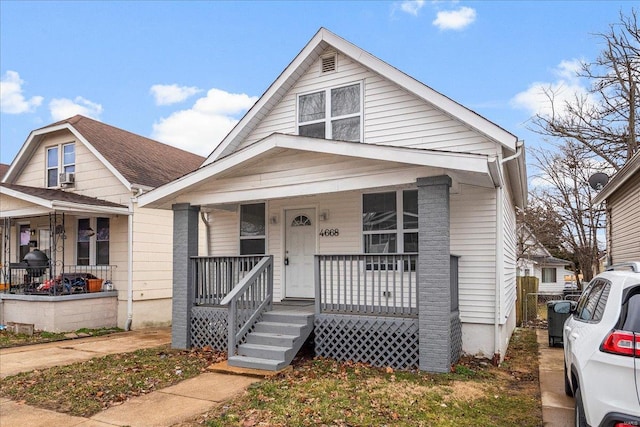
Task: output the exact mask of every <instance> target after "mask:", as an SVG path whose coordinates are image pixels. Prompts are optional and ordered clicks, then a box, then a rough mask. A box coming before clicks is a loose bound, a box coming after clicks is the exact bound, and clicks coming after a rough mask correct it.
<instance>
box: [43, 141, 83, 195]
mask: <svg viewBox="0 0 640 427" xmlns="http://www.w3.org/2000/svg"><path fill="white" fill-rule="evenodd" d="M75 170H76V147H75V144H74V143H69V144H61V145H56V146H54V147H49V148H47V187H57V186H58V177H59V175H60V174H61V173H70V172H75Z"/></svg>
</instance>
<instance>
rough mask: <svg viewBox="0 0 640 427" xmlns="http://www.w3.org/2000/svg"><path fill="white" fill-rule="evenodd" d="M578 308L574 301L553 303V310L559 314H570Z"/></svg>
mask: <svg viewBox="0 0 640 427" xmlns="http://www.w3.org/2000/svg"><path fill="white" fill-rule="evenodd" d="M575 309H576V303H575V302H573V301H559V302H557V303H555V304H554V305H553V311H554V312H555V313H558V314H569V313H572V312H573V311H574V310H575Z"/></svg>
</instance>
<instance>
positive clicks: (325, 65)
mask: <svg viewBox="0 0 640 427" xmlns="http://www.w3.org/2000/svg"><path fill="white" fill-rule="evenodd" d="M335 70H336V54H335V53H334V54H331V55H330V56H323V57H322V69H321V70H320V72H321V73H330V72H332V71H335Z"/></svg>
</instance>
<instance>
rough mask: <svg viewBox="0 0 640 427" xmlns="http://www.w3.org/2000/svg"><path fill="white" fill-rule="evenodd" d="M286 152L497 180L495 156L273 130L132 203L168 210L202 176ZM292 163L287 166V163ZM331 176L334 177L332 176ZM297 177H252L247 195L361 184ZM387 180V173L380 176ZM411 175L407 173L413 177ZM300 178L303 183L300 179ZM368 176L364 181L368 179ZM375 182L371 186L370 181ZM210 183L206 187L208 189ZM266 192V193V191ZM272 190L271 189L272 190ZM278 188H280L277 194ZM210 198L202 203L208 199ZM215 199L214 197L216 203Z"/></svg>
mask: <svg viewBox="0 0 640 427" xmlns="http://www.w3.org/2000/svg"><path fill="white" fill-rule="evenodd" d="M287 151H296V152H300V153H301V152H306V153H314V154H323V155H333V156H341V157H347V158H354V159H356V158H358V159H368V160H372V161H378V162H389V163H397V164H403V165H406V166H418V167H430V168H436V169H447V170H448V171H450V172H451V173H454V174H456V176H458V178H459V179H460V180H463V179H466V180H468V181H469V182H473V183H474V184H475V185H484V186H491V187H494V186H496V185H499V184H500V180H501V178H500V176H499V172H497V169H496V168H497V159H496V158H489V157H488V156H487V155H483V154H470V153H458V152H450V151H440V150H428V149H422V148H410V147H396V146H388V145H376V144H362V143H359V142H347V141H334V140H326V139H319V138H311V137H304V136H297V135H288V134H280V133H273V134H271V135H269V136H268V137H266V138H263V139H262V140H259V141H257V142H255V143H253V144H251V145H248V146H246V147H243V148H242V149H240V150H237V151H235V152H233V153H232V154H230V155H228V156H225V157H223V158H221V159H219V160H216V161H215V162H213V163H210V164H207V165H205V166H202V167H201V168H199V169H197V170H195V171H193V172H191V173H189V174H187V175H185V176H182V177H180V178H178V179H176V180H174V181H172V182H170V183H168V184H165V185H163V186H162V187H159V188H156V189H154V190H152V191H150V192H147V193H144V194H142V195H140V196H139V197H138V206H141V207H142V206H149V207H154V208H164V209H168V208H170V207H171V205H172V204H173V203H177V202H180V201H177V199H178V198H179V197H180V195H181V194H182V193H184V192H188V191H190V190H191V189H193V188H195V187H196V186H198V185H200V184H202V183H203V182H204V181H206V180H209V179H211V180H215V179H217V178H218V177H221V176H223V175H225V174H227V173H228V172H229V171H232V170H234V169H236V170H237V169H238V168H240V169H242V170H243V171H246V170H249V169H251V168H250V167H247V166H246V165H247V164H248V163H247V162H251V161H255V160H257V159H266V160H265V161H270V160H269V159H271V158H273V157H270V156H279V155H282V154H283V153H285V152H287ZM292 168H293V166H292ZM401 175H402V174H400V173H397V172H396V173H394V178H395V179H398V180H402V179H406V177H405V176H401ZM333 178H335V179H339V178H336V177H333ZM314 179H315V178H313V177H310V178H309V180H307V181H305V180H301V181H298V182H296V183H289V184H286V186H285V187H283V188H285V189H282V188H280V187H279V186H275V185H273V183H269V182H268V181H269V180H266V181H267V182H256V184H255V185H252V186H251V192H252V195H253V196H255V198H256V199H260V198H265V197H283V196H294V195H305V194H306V195H308V194H316V193H323V192H333V191H345V190H346V189H348V188H350V187H349V185H355V187H354V188H362V187H361V186H362V185H363V184H362V182H360V181H359V180H358V181H354V182H352V183H351V184H349V183H347V182H342V183H340V184H339V185H338V184H337V181H336V180H335V179H330V178H329V177H327V176H325V175H323V176H322V177H321V180H322V182H319V181H313V180H314ZM385 179H386V180H387V183H389V182H391V181H389V180H390V179H391V177H389V176H386V178H385ZM415 179H416V177H415V176H411V180H413V181H415ZM303 181H305V182H303ZM372 183H373V181H370V182H369V184H371V185H374V184H372ZM374 186H375V185H374ZM213 187H214V186H213V185H212V187H211V190H213ZM270 191H271V192H270ZM272 191H275V193H273V192H272ZM278 191H284V192H283V193H280V192H278ZM258 193H259V194H258ZM224 197H226V199H225V200H224V202H225V203H228V202H232V201H233V202H237V201H241V200H250V199H247V197H248V194H247V193H243V192H242V190H241V189H239V188H235V189H234V190H233V191H230V192H226V193H225V195H224ZM210 202H211V201H209V202H207V203H210ZM216 203H220V201H218V202H216Z"/></svg>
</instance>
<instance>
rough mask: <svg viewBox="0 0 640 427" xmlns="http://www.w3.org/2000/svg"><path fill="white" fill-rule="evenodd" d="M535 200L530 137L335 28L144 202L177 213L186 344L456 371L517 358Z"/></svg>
mask: <svg viewBox="0 0 640 427" xmlns="http://www.w3.org/2000/svg"><path fill="white" fill-rule="evenodd" d="M526 198H527V181H526V170H525V160H524V147H523V144H522V142H521V141H518V138H517V137H516V136H514V135H512V134H511V133H509V132H508V131H506V130H504V129H502V128H501V127H499V126H497V125H496V124H494V123H492V122H490V121H488V120H487V119H485V118H483V117H481V116H479V115H478V114H476V113H474V112H473V111H471V110H469V109H467V108H465V107H464V106H462V105H460V104H458V103H456V102H455V101H453V100H451V99H449V98H447V97H446V96H444V95H442V94H440V93H438V92H436V91H435V90H433V89H431V88H430V87H428V86H426V85H424V84H422V83H420V82H419V81H417V80H415V79H413V78H411V77H410V76H408V75H406V74H404V73H402V72H401V71H399V70H398V69H396V68H394V67H392V66H391V65H389V64H387V63H385V62H383V61H381V60H380V59H378V58H376V57H374V56H373V55H371V54H370V53H368V52H366V51H364V50H362V49H360V48H359V47H357V46H355V45H353V44H351V43H349V42H347V41H345V40H344V39H342V38H340V37H338V36H337V35H335V34H333V33H331V32H330V31H328V30H326V29H320V30H319V31H318V32H317V33H316V35H315V36H314V37H313V38H312V39H311V41H310V42H309V43H308V44H307V45H306V46H305V47H304V48H303V49H302V51H301V52H300V53H299V54H298V56H296V57H295V58H294V59H293V62H291V64H290V65H289V66H288V67H287V68H286V69H285V70H284V71H283V72H282V74H280V75H279V76H278V78H277V79H276V80H275V81H274V82H273V84H272V85H271V86H270V87H269V88H268V89H267V91H266V92H265V93H264V95H263V96H262V97H261V98H260V99H259V100H258V101H257V102H256V104H255V105H254V106H253V107H252V108H251V109H250V110H249V111H248V112H247V114H246V115H245V116H244V117H243V118H242V119H241V120H240V122H239V123H238V124H237V125H236V127H235V128H234V129H233V130H232V131H231V132H230V133H229V134H228V135H227V136H226V137H225V138H224V139H223V140H222V142H220V144H218V146H217V147H215V149H214V150H213V152H212V153H211V155H210V156H209V157H208V158H207V160H206V161H205V162H204V164H203V165H202V166H201V167H200V168H199V169H197V170H196V171H194V172H192V173H190V174H188V175H185V176H183V177H181V178H178V179H176V180H174V181H172V182H171V183H169V184H166V185H163V186H161V187H159V188H156V189H155V190H153V191H151V192H148V193H145V194H143V195H141V196H140V197H139V198H138V203H139V205H140V206H144V207H150V208H159V209H172V210H173V213H174V255H173V256H174V291H173V297H174V300H173V303H174V308H173V309H174V311H173V324H172V325H173V330H172V339H173V346H175V347H181V348H188V347H190V346H200V345H212V346H218V347H221V348H224V349H227V350H228V351H229V360H228V363H229V364H231V365H236V366H248V367H259V368H266V369H280V368H281V367H283V366H285V365H286V364H288V363H289V361H290V360H291V359H292V358H293V355H295V352H296V351H297V349H298V348H299V346H300V345H301V344H300V341H301V340H302V341H303V340H304V338H306V337H307V336H308V335H309V333H311V331H313V332H314V336H315V351H316V354H317V355H319V356H324V357H332V358H336V359H339V360H344V359H350V360H358V361H364V362H368V363H372V364H375V365H379V366H392V367H396V368H412V367H419V368H420V369H422V370H428V371H435V372H447V371H449V369H450V367H451V364H452V363H454V362H455V361H457V360H458V358H459V356H460V354H461V353H462V352H466V353H472V354H484V355H485V356H486V357H488V358H495V359H496V360H499V359H501V358H502V357H503V356H504V354H505V351H506V348H507V344H508V342H509V338H510V336H511V333H512V331H513V329H514V325H515V309H514V303H515V295H516V293H515V282H516V222H515V208H516V206H519V207H523V206H524V205H525V204H526ZM201 214H202V215H204V217H205V219H206V221H204V222H202V223H200V224H199V221H198V219H199V217H200V215H201ZM199 225H204V226H205V227H206V229H205V232H202V230H200V229H199V228H198V226H199ZM178 236H180V240H179V239H178V238H177V237H178ZM199 236H206V239H207V241H206V247H208V251H207V252H206V253H202V252H198V248H199V247H200V248H202V247H205V245H202V244H200V242H199V241H198V237H199ZM199 255H200V256H199ZM292 306H293V307H292Z"/></svg>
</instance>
